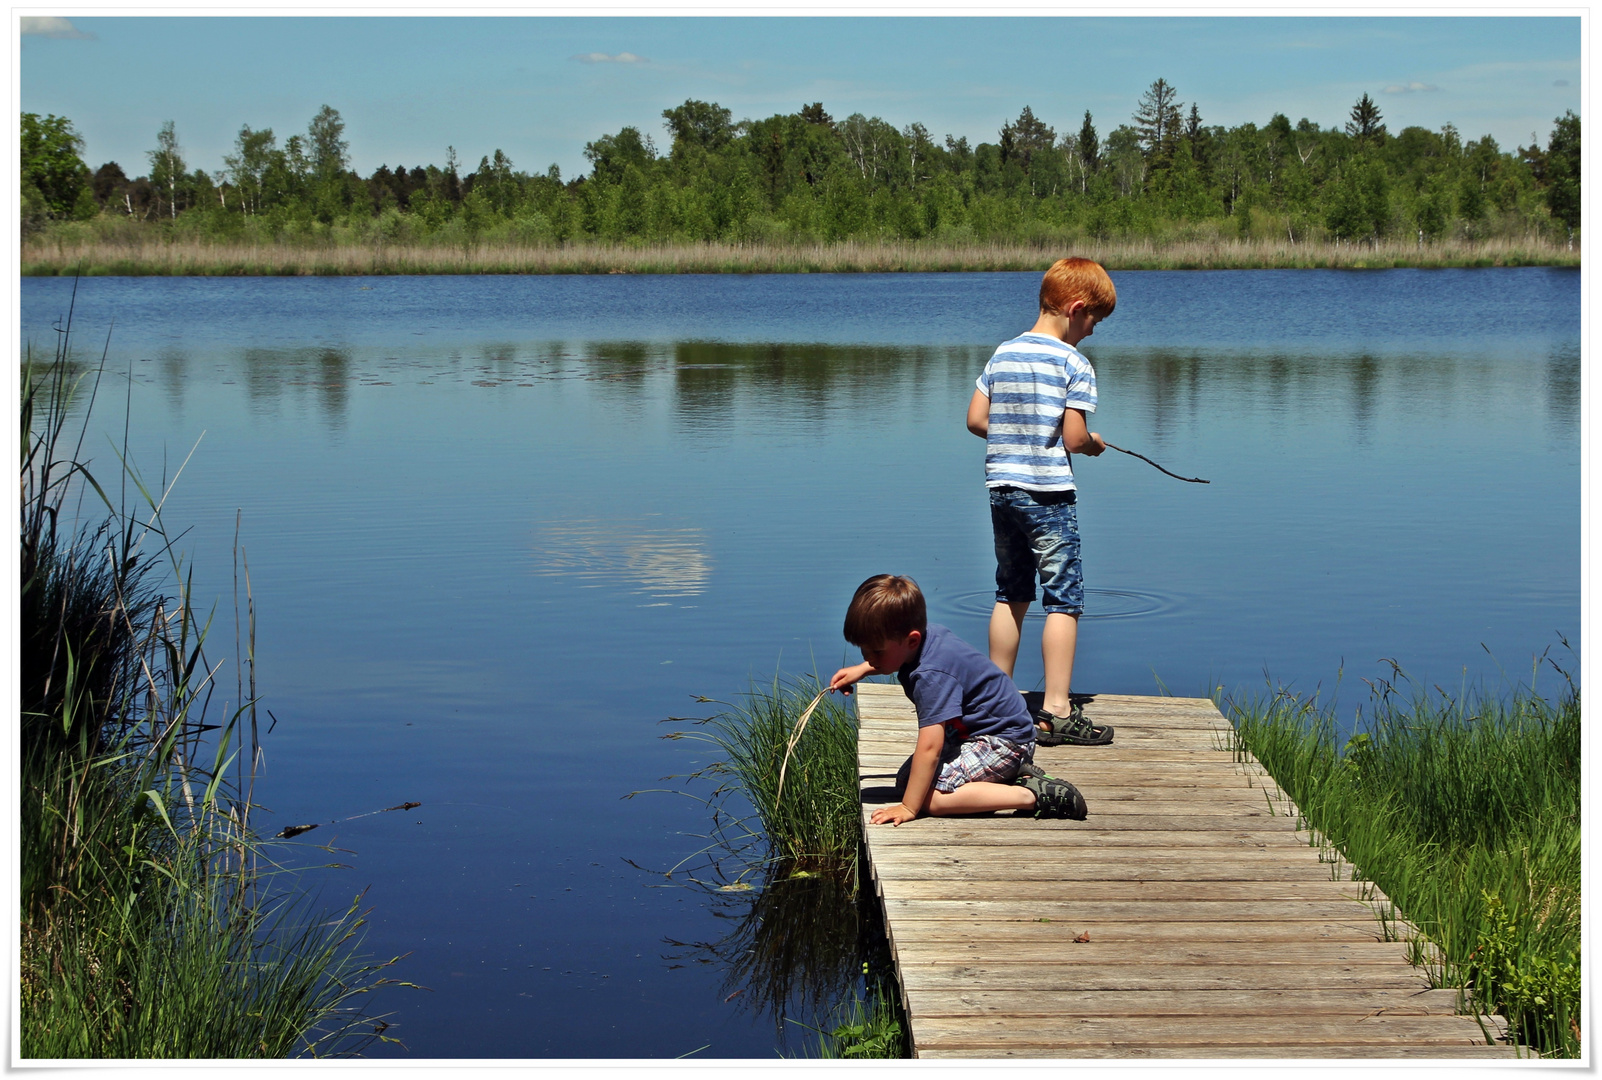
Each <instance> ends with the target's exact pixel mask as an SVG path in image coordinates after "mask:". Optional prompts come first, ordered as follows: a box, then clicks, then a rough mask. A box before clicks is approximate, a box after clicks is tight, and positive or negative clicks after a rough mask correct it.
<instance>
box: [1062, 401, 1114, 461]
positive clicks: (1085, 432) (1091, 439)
mask: <svg viewBox="0 0 1602 1080" xmlns="http://www.w3.org/2000/svg"><path fill="white" fill-rule="evenodd" d="M1062 444H1063V446H1065V447H1067V449H1068V452H1069V453H1070V454H1084V455H1085V456H1086V457H1096V456H1097V455H1098V454H1100V453H1101V452H1102V451H1104V450H1106V449H1107V444H1106V443H1104V442H1102V441H1101V436H1100V435H1097V434H1096V433H1095V432H1094V431H1091V430H1090V429H1088V428H1087V427H1085V414H1084V413H1082V412H1080V411H1079V410H1078V409H1074V408H1069V409H1065V410H1063V414H1062Z"/></svg>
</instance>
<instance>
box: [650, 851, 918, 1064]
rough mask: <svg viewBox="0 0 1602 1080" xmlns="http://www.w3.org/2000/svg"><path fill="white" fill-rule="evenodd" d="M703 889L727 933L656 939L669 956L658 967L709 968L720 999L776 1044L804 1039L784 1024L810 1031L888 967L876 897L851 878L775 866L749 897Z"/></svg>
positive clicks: (722, 888)
mask: <svg viewBox="0 0 1602 1080" xmlns="http://www.w3.org/2000/svg"><path fill="white" fill-rule="evenodd" d="M705 889H706V891H707V894H708V897H709V899H710V903H711V907H712V911H713V914H714V915H715V916H716V917H717V918H719V919H721V920H725V921H726V922H727V923H728V924H729V930H728V932H727V933H726V934H724V935H723V936H722V937H720V938H718V939H717V940H715V941H678V940H675V939H673V938H671V937H669V938H665V939H664V942H665V943H666V944H667V945H668V946H669V947H671V948H673V949H675V950H676V951H675V952H672V953H670V954H668V955H666V956H664V957H663V959H664V960H666V961H667V962H668V963H670V964H687V963H712V964H715V965H717V967H718V968H719V969H720V971H721V972H722V984H721V993H722V994H723V995H724V996H725V997H726V998H728V999H729V1000H730V1001H731V1002H738V1003H739V1005H740V1007H741V1008H742V1009H743V1010H744V1011H746V1012H749V1013H751V1014H752V1015H754V1016H764V1015H765V1016H769V1017H771V1018H772V1021H773V1024H774V1029H775V1034H776V1036H777V1038H778V1040H779V1041H780V1042H781V1043H783V1042H784V1041H786V1039H787V1038H788V1039H792V1040H793V1039H795V1038H796V1037H797V1035H798V1034H799V1035H803V1036H804V1035H805V1034H806V1032H805V1031H804V1030H802V1031H797V1030H796V1029H795V1027H794V1025H787V1023H786V1020H787V1018H788V1019H791V1020H798V1021H800V1022H801V1023H803V1024H807V1025H810V1026H813V1027H817V1026H818V1022H819V1021H820V1020H822V1019H823V1018H824V1017H825V1016H827V1014H828V1013H829V1012H830V1011H831V1010H832V1009H833V1008H835V1007H836V1006H837V1005H839V1004H841V1003H842V1002H844V1001H847V1000H849V999H850V998H851V997H852V996H853V995H857V996H861V995H863V994H864V993H865V992H866V988H867V987H868V986H869V985H870V984H871V983H872V981H873V980H875V979H879V978H882V977H884V976H885V975H886V974H887V973H888V971H889V969H890V963H889V950H888V943H887V941H886V939H885V934H884V923H883V918H882V916H881V915H880V913H879V906H878V902H877V899H876V898H875V897H874V896H873V895H872V892H871V890H865V891H859V890H858V889H857V887H856V883H855V880H854V877H853V876H852V875H848V874H843V873H842V874H833V873H827V872H824V873H819V872H811V873H807V872H800V873H797V872H794V871H793V870H792V868H791V867H789V866H787V865H775V866H769V867H768V868H767V869H766V871H765V872H764V874H763V877H762V880H761V883H760V885H758V886H755V887H753V889H752V890H751V891H749V892H746V891H732V892H731V891H725V890H724V887H721V886H715V885H708V886H706V887H705ZM864 965H866V971H865V970H864ZM787 1028H789V1030H786V1029H787Z"/></svg>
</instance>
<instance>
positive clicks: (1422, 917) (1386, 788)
mask: <svg viewBox="0 0 1602 1080" xmlns="http://www.w3.org/2000/svg"><path fill="white" fill-rule="evenodd" d="M1564 678H1565V679H1567V676H1566V675H1565V676H1564ZM1398 683H1402V684H1404V685H1407V686H1408V692H1406V693H1404V692H1403V691H1402V690H1400V689H1399V688H1398ZM1372 686H1373V691H1372V694H1371V697H1370V701H1369V703H1368V705H1367V707H1366V709H1364V710H1360V712H1359V715H1358V722H1357V724H1356V727H1355V731H1356V733H1355V734H1354V735H1353V736H1352V737H1351V738H1350V739H1348V740H1346V741H1345V742H1344V743H1341V742H1340V740H1339V737H1338V736H1337V735H1336V731H1337V726H1336V722H1335V717H1334V715H1333V712H1332V711H1331V710H1330V709H1328V708H1325V707H1322V706H1320V705H1319V704H1318V702H1317V700H1316V698H1314V699H1309V698H1304V697H1301V696H1298V695H1294V694H1291V693H1289V692H1285V691H1281V692H1280V693H1277V694H1275V695H1273V696H1272V697H1271V699H1269V700H1267V701H1266V702H1261V701H1259V702H1251V703H1248V704H1245V705H1235V704H1233V703H1232V704H1231V705H1230V715H1231V720H1232V721H1233V723H1234V725H1235V729H1236V733H1237V737H1238V740H1239V746H1240V748H1241V749H1244V750H1249V751H1250V752H1251V753H1252V754H1253V755H1254V756H1255V757H1256V758H1257V760H1258V761H1260V762H1261V763H1262V765H1263V766H1264V767H1265V768H1266V769H1267V770H1268V771H1269V773H1270V774H1271V775H1272V776H1273V777H1274V779H1275V780H1276V781H1277V783H1278V784H1279V786H1280V787H1281V788H1282V789H1284V791H1285V792H1286V794H1288V795H1289V796H1290V797H1291V798H1292V799H1293V800H1294V801H1295V803H1296V805H1297V807H1298V808H1299V810H1300V812H1301V814H1302V816H1303V817H1304V818H1305V819H1306V821H1307V823H1308V824H1309V825H1310V826H1311V827H1312V828H1313V829H1314V830H1316V832H1317V833H1318V834H1321V837H1320V839H1321V840H1322V841H1324V842H1328V843H1331V844H1333V845H1334V846H1335V847H1336V848H1338V849H1339V850H1340V852H1341V853H1342V855H1343V856H1344V857H1345V859H1346V860H1347V861H1348V862H1350V863H1351V864H1352V865H1353V866H1354V867H1356V868H1358V872H1359V873H1361V875H1362V876H1363V877H1364V878H1366V879H1368V880H1370V881H1372V882H1374V883H1375V884H1376V885H1378V886H1379V887H1380V888H1381V889H1382V890H1383V891H1384V892H1385V893H1386V894H1387V895H1388V896H1389V898H1390V899H1391V901H1392V903H1393V904H1395V906H1396V908H1397V909H1398V910H1399V911H1400V912H1401V913H1402V914H1403V915H1404V916H1405V917H1406V919H1407V920H1408V921H1409V922H1410V923H1411V924H1412V926H1413V927H1415V928H1416V929H1417V931H1418V932H1419V933H1420V934H1421V935H1422V938H1423V941H1424V942H1427V943H1428V944H1429V946H1430V947H1429V948H1419V949H1417V950H1416V951H1417V953H1418V954H1419V955H1420V956H1421V957H1423V958H1425V959H1428V960H1429V961H1430V962H1431V963H1432V977H1433V978H1434V979H1435V980H1436V981H1437V983H1438V984H1439V985H1444V986H1455V987H1461V988H1464V989H1466V990H1467V991H1469V992H1470V993H1471V994H1472V996H1473V998H1474V1000H1475V1002H1476V1005H1477V1006H1478V1007H1479V1008H1480V1009H1482V1010H1486V1011H1496V1012H1500V1013H1502V1014H1503V1015H1504V1016H1506V1017H1507V1019H1508V1021H1509V1028H1510V1032H1511V1034H1513V1035H1514V1036H1515V1037H1516V1038H1518V1039H1519V1040H1521V1041H1522V1042H1524V1043H1525V1044H1526V1045H1529V1046H1531V1047H1532V1048H1535V1049H1537V1050H1539V1051H1540V1052H1541V1053H1543V1054H1545V1055H1549V1056H1562V1057H1573V1056H1577V1055H1578V1054H1579V1048H1580V1026H1579V1025H1580V1019H1581V1017H1580V1010H1579V990H1580V980H1579V957H1580V852H1581V847H1580V693H1579V690H1578V689H1577V688H1576V687H1575V686H1574V685H1573V684H1572V682H1570V683H1568V684H1567V686H1566V688H1565V689H1564V692H1563V694H1562V695H1561V697H1560V698H1559V699H1558V700H1557V702H1556V703H1555V704H1554V703H1552V702H1550V701H1548V700H1547V699H1546V698H1544V697H1542V696H1541V695H1539V694H1537V693H1536V692H1535V691H1534V689H1533V688H1532V689H1522V688H1521V689H1520V690H1518V691H1516V692H1514V693H1512V694H1510V695H1508V696H1505V697H1501V698H1498V697H1493V696H1490V695H1486V694H1481V693H1473V692H1465V693H1463V694H1460V695H1458V696H1455V697H1454V696H1450V695H1448V694H1446V693H1445V692H1444V691H1441V690H1440V689H1439V688H1437V689H1436V690H1435V691H1434V692H1431V693H1425V692H1420V691H1417V690H1416V688H1412V687H1411V686H1410V685H1408V684H1406V680H1405V676H1403V675H1402V674H1401V672H1400V669H1397V671H1396V678H1395V680H1394V681H1392V680H1379V681H1377V682H1376V683H1374V684H1372Z"/></svg>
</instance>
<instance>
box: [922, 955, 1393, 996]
mask: <svg viewBox="0 0 1602 1080" xmlns="http://www.w3.org/2000/svg"><path fill="white" fill-rule="evenodd" d="M896 967H897V970H898V971H899V972H900V975H901V985H902V987H903V988H905V989H906V990H908V991H911V990H914V989H917V990H962V989H974V990H1033V991H1038V992H1042V993H1050V992H1053V991H1055V990H1059V989H1062V988H1064V987H1072V988H1074V989H1076V990H1303V989H1306V990H1318V989H1325V990H1335V989H1340V988H1342V987H1353V988H1359V989H1368V990H1416V989H1418V988H1419V987H1420V985H1422V984H1423V981H1424V980H1423V978H1422V977H1421V976H1420V975H1419V973H1418V970H1417V969H1416V968H1411V967H1409V966H1407V965H1406V964H1318V965H1316V966H1313V967H1299V966H1297V965H1295V964H1256V965H1252V964H1217V965H1210V966H1209V965H1202V964H1196V965H1173V964H1026V963H998V964H986V963H978V962H975V963H972V964H961V963H956V962H939V963H934V962H929V963H924V962H919V963H898V964H897V965H896Z"/></svg>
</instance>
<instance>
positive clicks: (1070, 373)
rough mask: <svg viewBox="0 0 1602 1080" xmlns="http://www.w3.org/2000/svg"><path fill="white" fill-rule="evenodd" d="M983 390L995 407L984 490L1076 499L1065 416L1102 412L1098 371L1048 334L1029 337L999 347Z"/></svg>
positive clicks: (982, 377)
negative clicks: (1098, 402) (1070, 495)
mask: <svg viewBox="0 0 1602 1080" xmlns="http://www.w3.org/2000/svg"><path fill="white" fill-rule="evenodd" d="M978 386H979V390H980V392H981V393H983V394H984V395H985V396H986V397H988V398H989V399H990V434H989V436H988V437H987V438H986V439H985V486H986V487H1017V488H1023V489H1025V490H1026V491H1072V490H1073V489H1074V473H1073V470H1072V469H1071V468H1069V466H1068V451H1067V449H1066V448H1064V446H1063V444H1062V414H1063V410H1065V409H1078V410H1080V411H1081V412H1086V413H1093V412H1095V411H1096V371H1095V369H1094V368H1092V367H1091V366H1090V361H1089V360H1086V359H1085V357H1084V354H1083V353H1081V352H1080V351H1079V350H1078V349H1076V348H1074V347H1073V346H1072V345H1069V344H1068V343H1067V342H1066V341H1062V340H1060V339H1058V338H1054V337H1052V336H1050V335H1049V334H1034V333H1029V334H1023V335H1021V336H1019V337H1015V338H1013V339H1012V340H1011V341H1007V342H1003V343H1002V344H1001V345H1000V346H998V347H997V349H996V353H995V355H994V356H992V357H991V358H990V362H989V363H988V364H986V365H985V370H984V371H983V372H982V373H980V375H979V379H978Z"/></svg>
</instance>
